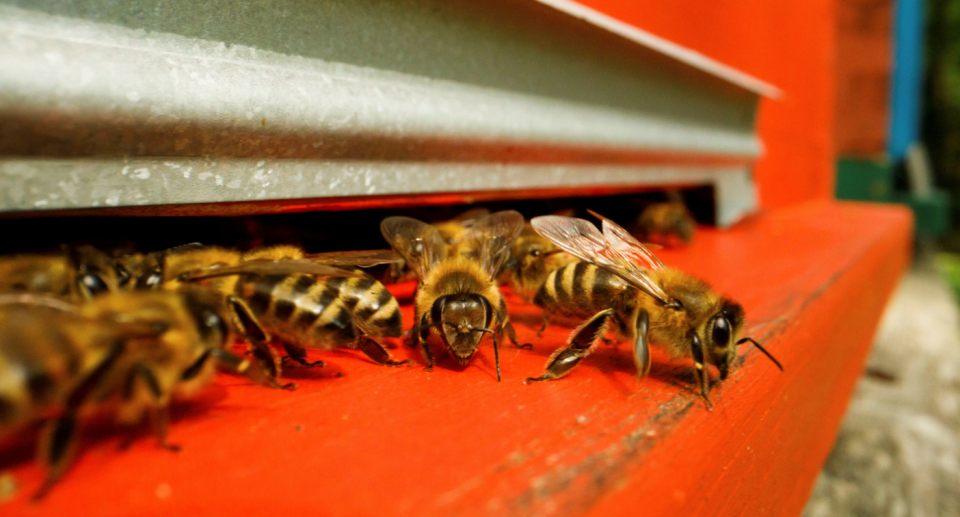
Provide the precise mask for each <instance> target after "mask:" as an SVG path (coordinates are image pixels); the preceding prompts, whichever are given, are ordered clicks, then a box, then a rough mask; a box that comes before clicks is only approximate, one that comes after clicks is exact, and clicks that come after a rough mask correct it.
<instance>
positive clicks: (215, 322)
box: [203, 312, 229, 340]
mask: <svg viewBox="0 0 960 517" xmlns="http://www.w3.org/2000/svg"><path fill="white" fill-rule="evenodd" d="M203 324H204V325H206V326H207V328H209V329H214V330H217V331H219V332H220V336H221V339H222V340H226V339H227V335H228V334H229V331H228V330H227V322H225V321H223V318H221V317H220V315H218V314H217V313H215V312H208V313H206V315H204V318H203Z"/></svg>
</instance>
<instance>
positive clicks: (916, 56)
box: [887, 0, 924, 162]
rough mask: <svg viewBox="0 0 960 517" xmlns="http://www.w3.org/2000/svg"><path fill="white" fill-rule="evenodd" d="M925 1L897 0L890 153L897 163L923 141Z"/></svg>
mask: <svg viewBox="0 0 960 517" xmlns="http://www.w3.org/2000/svg"><path fill="white" fill-rule="evenodd" d="M923 14H924V2H923V0H896V4H895V16H896V22H895V30H894V41H893V47H894V51H893V52H894V54H893V84H892V87H891V89H892V92H893V93H892V95H891V96H890V103H891V105H890V140H889V142H888V144H887V145H888V151H889V154H890V158H891V159H892V160H893V161H894V162H899V161H901V160H903V158H904V156H905V155H906V153H907V148H908V147H910V144H912V143H914V142H918V141H919V140H920V115H921V108H922V104H921V100H922V99H923V91H922V88H923V34H924V23H923V22H924V16H923Z"/></svg>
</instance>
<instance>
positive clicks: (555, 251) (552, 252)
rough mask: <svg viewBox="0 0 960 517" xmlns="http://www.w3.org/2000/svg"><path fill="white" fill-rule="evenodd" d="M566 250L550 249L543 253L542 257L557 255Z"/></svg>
mask: <svg viewBox="0 0 960 517" xmlns="http://www.w3.org/2000/svg"><path fill="white" fill-rule="evenodd" d="M564 252H565V250H550V251H548V252H546V253H541V254H540V256H541V257H549V256H550V255H556V254H557V253H564Z"/></svg>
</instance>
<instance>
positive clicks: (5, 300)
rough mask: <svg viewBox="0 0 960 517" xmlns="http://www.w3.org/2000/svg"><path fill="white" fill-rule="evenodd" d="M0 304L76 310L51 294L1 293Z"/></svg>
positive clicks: (76, 308) (68, 310) (73, 306)
mask: <svg viewBox="0 0 960 517" xmlns="http://www.w3.org/2000/svg"><path fill="white" fill-rule="evenodd" d="M0 305H35V306H41V307H47V308H50V309H56V310H58V311H63V312H77V310H78V307H77V306H76V305H74V304H72V303H70V302H68V301H65V300H63V299H62V298H58V297H56V296H54V295H52V294H40V293H3V294H0Z"/></svg>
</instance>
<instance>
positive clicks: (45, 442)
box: [33, 341, 125, 501]
mask: <svg viewBox="0 0 960 517" xmlns="http://www.w3.org/2000/svg"><path fill="white" fill-rule="evenodd" d="M124 348H125V347H124V343H123V341H117V342H116V343H114V344H113V346H112V347H111V348H110V350H109V351H108V352H107V354H106V356H105V357H104V358H103V360H101V361H100V363H99V364H98V365H97V366H95V367H94V368H93V370H92V371H91V372H90V373H89V374H87V376H86V377H84V378H83V380H81V381H80V382H79V383H78V384H77V385H76V386H75V387H74V388H73V389H72V390H71V391H70V393H68V394H67V397H66V403H65V404H64V406H65V408H64V412H63V414H62V415H60V417H59V418H57V419H56V420H53V421H51V422H49V423H48V424H47V425H46V426H45V428H44V432H43V435H42V437H41V439H40V444H39V449H40V450H39V454H38V455H39V456H40V458H41V459H42V461H43V463H44V464H45V465H46V466H47V468H48V470H47V477H46V479H45V480H44V482H43V486H41V487H40V490H38V491H37V493H36V494H34V496H33V499H34V500H35V501H36V500H39V499H42V498H43V497H44V496H45V495H47V493H48V492H49V491H50V488H52V487H53V485H54V484H55V483H56V482H57V480H59V479H60V478H61V477H62V476H63V474H64V473H65V472H66V470H67V467H68V466H69V465H70V460H71V459H72V457H73V452H74V450H75V449H76V447H75V446H76V434H77V411H78V410H79V409H80V406H81V405H82V404H83V402H84V401H85V400H86V398H87V397H88V396H89V395H90V393H91V392H92V391H93V389H94V388H95V387H96V386H97V384H98V383H99V382H100V381H101V380H102V379H103V377H104V375H105V374H106V373H107V372H108V371H110V368H112V367H113V365H114V364H116V362H117V359H118V358H119V357H120V355H121V354H122V353H123V351H124Z"/></svg>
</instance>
